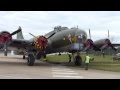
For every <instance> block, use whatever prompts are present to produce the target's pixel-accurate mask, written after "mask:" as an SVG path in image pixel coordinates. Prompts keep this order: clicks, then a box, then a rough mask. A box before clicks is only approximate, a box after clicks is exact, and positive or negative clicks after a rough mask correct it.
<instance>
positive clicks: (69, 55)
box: [68, 54, 72, 63]
mask: <svg viewBox="0 0 120 90" xmlns="http://www.w3.org/2000/svg"><path fill="white" fill-rule="evenodd" d="M68 56H69V63H70V62H71V57H72V56H71V55H70V54H68Z"/></svg>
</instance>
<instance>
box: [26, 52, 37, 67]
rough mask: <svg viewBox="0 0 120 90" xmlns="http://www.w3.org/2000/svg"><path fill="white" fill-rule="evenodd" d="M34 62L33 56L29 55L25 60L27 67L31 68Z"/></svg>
mask: <svg viewBox="0 0 120 90" xmlns="http://www.w3.org/2000/svg"><path fill="white" fill-rule="evenodd" d="M34 62H35V58H34V56H33V54H29V55H28V59H27V64H28V66H33V65H34Z"/></svg>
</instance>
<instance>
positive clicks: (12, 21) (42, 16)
mask: <svg viewBox="0 0 120 90" xmlns="http://www.w3.org/2000/svg"><path fill="white" fill-rule="evenodd" d="M119 23H120V12H119V11H0V31H2V30H8V31H9V32H13V31H14V30H16V29H17V28H18V26H21V27H22V29H23V34H24V37H25V38H26V39H30V38H32V36H30V35H29V34H28V33H29V32H31V33H33V34H35V35H42V34H43V35H44V34H45V33H47V32H49V31H51V30H53V27H54V26H56V25H61V26H67V27H69V28H71V27H74V26H75V27H76V26H77V25H78V26H79V28H81V29H84V30H85V31H86V32H87V33H88V30H89V28H90V29H91V34H92V39H93V40H97V39H101V38H106V37H107V31H108V29H109V30H110V37H111V38H113V37H114V40H113V42H116V43H117V42H119V43H120V40H119V38H120V36H119V35H120V30H119V29H120V25H119ZM14 38H15V36H14Z"/></svg>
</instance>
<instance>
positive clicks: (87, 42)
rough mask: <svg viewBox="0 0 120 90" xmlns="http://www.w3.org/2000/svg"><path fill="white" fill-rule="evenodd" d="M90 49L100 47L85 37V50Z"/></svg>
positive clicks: (97, 49)
mask: <svg viewBox="0 0 120 90" xmlns="http://www.w3.org/2000/svg"><path fill="white" fill-rule="evenodd" d="M91 49H92V50H96V51H100V49H99V48H98V47H97V46H96V45H95V44H94V43H93V41H92V40H91V39H87V41H86V43H85V51H87V50H91Z"/></svg>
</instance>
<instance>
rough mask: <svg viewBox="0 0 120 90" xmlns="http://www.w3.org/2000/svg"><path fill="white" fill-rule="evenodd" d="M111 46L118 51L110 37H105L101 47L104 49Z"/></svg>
mask: <svg viewBox="0 0 120 90" xmlns="http://www.w3.org/2000/svg"><path fill="white" fill-rule="evenodd" d="M109 47H111V48H112V49H113V50H115V51H116V49H115V48H114V47H113V45H112V44H111V42H110V40H109V39H105V41H104V45H103V46H102V47H101V49H102V50H104V49H106V48H109Z"/></svg>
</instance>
